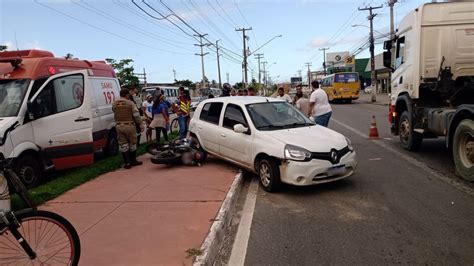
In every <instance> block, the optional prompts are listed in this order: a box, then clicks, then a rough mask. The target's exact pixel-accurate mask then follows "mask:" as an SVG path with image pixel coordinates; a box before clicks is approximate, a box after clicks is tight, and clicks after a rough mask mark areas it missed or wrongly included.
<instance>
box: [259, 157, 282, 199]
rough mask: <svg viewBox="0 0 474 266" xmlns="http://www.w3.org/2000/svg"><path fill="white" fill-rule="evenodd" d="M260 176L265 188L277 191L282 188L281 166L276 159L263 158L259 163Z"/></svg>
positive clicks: (261, 183) (268, 190)
mask: <svg viewBox="0 0 474 266" xmlns="http://www.w3.org/2000/svg"><path fill="white" fill-rule="evenodd" d="M258 177H259V180H260V185H261V186H262V188H263V190H265V191H267V192H276V191H278V190H279V189H280V186H281V181H280V168H279V166H278V163H277V162H276V161H275V160H273V159H270V158H265V159H263V160H261V161H260V162H259V164H258Z"/></svg>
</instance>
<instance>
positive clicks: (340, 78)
mask: <svg viewBox="0 0 474 266" xmlns="http://www.w3.org/2000/svg"><path fill="white" fill-rule="evenodd" d="M358 80H359V77H358V76H357V73H344V74H336V78H335V80H334V82H340V83H349V82H357V81H358Z"/></svg>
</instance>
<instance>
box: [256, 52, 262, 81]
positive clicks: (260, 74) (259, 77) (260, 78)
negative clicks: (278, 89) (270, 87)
mask: <svg viewBox="0 0 474 266" xmlns="http://www.w3.org/2000/svg"><path fill="white" fill-rule="evenodd" d="M255 58H256V59H257V61H258V84H261V83H262V73H261V71H260V59H262V58H263V54H255Z"/></svg>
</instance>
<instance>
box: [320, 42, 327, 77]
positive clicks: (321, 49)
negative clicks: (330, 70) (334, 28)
mask: <svg viewBox="0 0 474 266" xmlns="http://www.w3.org/2000/svg"><path fill="white" fill-rule="evenodd" d="M326 50H329V47H327V48H319V51H323V54H324V58H323V60H324V61H323V68H324V76H326V75H327V72H326Z"/></svg>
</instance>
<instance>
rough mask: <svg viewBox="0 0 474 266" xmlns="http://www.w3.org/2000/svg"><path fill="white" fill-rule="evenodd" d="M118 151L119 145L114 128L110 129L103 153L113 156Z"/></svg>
mask: <svg viewBox="0 0 474 266" xmlns="http://www.w3.org/2000/svg"><path fill="white" fill-rule="evenodd" d="M118 152H119V145H118V140H117V133H116V132H115V130H111V131H110V133H109V136H108V138H107V144H106V145H105V149H104V153H105V155H107V156H115V155H117V154H118Z"/></svg>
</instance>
